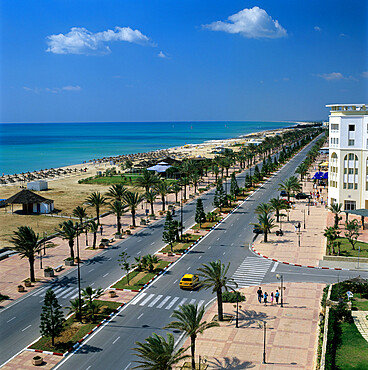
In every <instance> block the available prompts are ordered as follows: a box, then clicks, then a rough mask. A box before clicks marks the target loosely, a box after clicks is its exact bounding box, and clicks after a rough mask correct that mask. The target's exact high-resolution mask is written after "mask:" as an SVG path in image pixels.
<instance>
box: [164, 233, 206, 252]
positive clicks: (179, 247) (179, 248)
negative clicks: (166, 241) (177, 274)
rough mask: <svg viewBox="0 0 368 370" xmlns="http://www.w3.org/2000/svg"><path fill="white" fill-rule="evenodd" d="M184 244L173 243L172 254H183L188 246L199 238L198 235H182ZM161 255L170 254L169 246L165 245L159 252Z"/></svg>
mask: <svg viewBox="0 0 368 370" xmlns="http://www.w3.org/2000/svg"><path fill="white" fill-rule="evenodd" d="M183 237H184V240H185V243H181V242H179V243H178V242H175V243H174V244H173V252H174V253H182V252H184V251H185V250H186V249H187V248H188V247H190V245H191V244H192V243H193V242H195V241H196V240H197V239H199V238H200V235H193V234H184V235H183ZM160 252H161V253H168V252H171V249H170V246H169V245H167V246H166V247H164V248H163V249H161V250H160Z"/></svg>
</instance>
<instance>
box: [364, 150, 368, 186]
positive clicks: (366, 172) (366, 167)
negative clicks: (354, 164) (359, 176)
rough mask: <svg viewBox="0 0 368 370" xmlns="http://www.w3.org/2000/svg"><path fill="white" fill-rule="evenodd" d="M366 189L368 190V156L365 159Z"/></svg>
mask: <svg viewBox="0 0 368 370" xmlns="http://www.w3.org/2000/svg"><path fill="white" fill-rule="evenodd" d="M365 190H366V191H367V190H368V157H367V159H366V160H365Z"/></svg>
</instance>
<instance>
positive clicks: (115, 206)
mask: <svg viewBox="0 0 368 370" xmlns="http://www.w3.org/2000/svg"><path fill="white" fill-rule="evenodd" d="M126 208H127V206H126V204H123V203H121V201H120V200H115V201H114V202H113V203H111V204H110V209H111V211H112V212H113V213H114V214H115V215H116V226H117V229H118V234H121V216H122V215H123V214H124V212H125V209H126Z"/></svg>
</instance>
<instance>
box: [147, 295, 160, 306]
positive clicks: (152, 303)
mask: <svg viewBox="0 0 368 370" xmlns="http://www.w3.org/2000/svg"><path fill="white" fill-rule="evenodd" d="M161 298H162V294H159V295H158V296H157V297H156V298H155V299H154V300H153V301H152V302H151V303H150V304H149V305H148V307H153V306H154V305H155V304H156V303H157V302H158V301H159V300H160V299H161Z"/></svg>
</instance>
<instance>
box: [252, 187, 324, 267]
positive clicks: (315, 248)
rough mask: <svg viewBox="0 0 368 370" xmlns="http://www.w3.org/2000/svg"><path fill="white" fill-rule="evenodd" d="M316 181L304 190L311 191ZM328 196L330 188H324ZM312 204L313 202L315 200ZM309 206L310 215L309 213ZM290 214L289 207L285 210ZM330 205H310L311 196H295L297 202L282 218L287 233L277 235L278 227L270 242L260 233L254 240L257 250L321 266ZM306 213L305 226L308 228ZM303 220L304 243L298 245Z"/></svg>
mask: <svg viewBox="0 0 368 370" xmlns="http://www.w3.org/2000/svg"><path fill="white" fill-rule="evenodd" d="M312 187H313V183H312V182H307V183H306V185H305V186H304V187H303V191H304V192H305V193H307V194H309V192H310V191H313V190H312ZM322 195H323V196H324V199H326V197H327V189H324V190H323V192H322ZM311 204H312V202H311ZM308 208H309V215H308ZM282 213H283V214H286V211H283V212H282ZM328 214H329V211H328V209H327V208H326V207H325V206H324V205H321V204H317V205H313V206H312V205H310V206H308V201H307V200H295V204H294V205H293V207H292V209H291V210H290V212H289V219H290V221H289V222H288V221H287V218H286V217H283V218H282V222H281V228H282V231H283V232H284V235H283V236H276V233H275V230H278V229H279V225H280V223H276V225H277V228H275V229H273V231H272V233H271V234H268V242H267V243H264V242H263V235H259V236H258V237H257V240H256V241H255V243H254V244H253V246H254V248H255V249H256V250H257V252H259V253H261V254H262V255H263V256H267V257H270V258H274V259H276V260H278V261H280V262H289V263H296V264H301V265H305V266H318V263H319V261H320V260H321V259H322V257H323V255H324V254H325V245H326V241H325V238H324V237H323V230H324V229H325V228H326V226H327V215H328ZM304 217H305V228H304ZM298 223H300V225H301V228H300V232H301V235H300V247H298V235H297V232H296V231H295V226H297V225H298Z"/></svg>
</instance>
